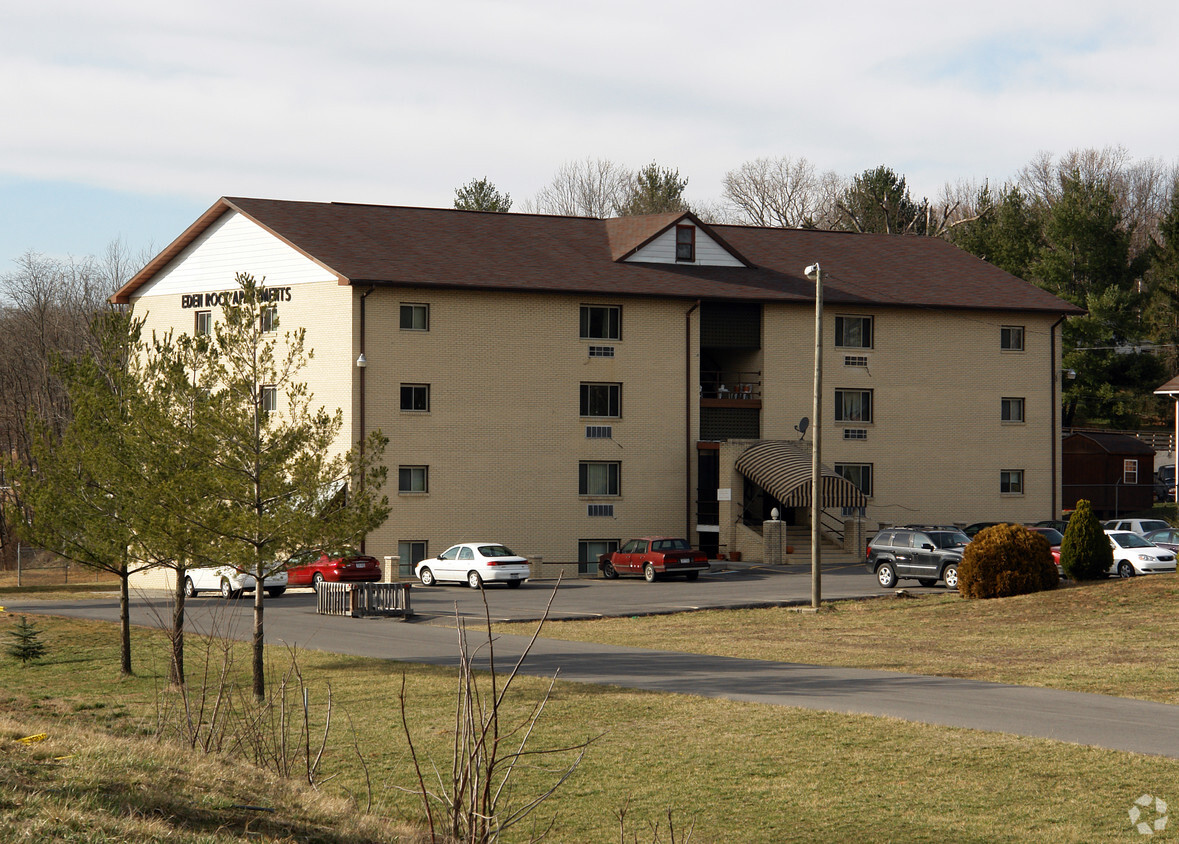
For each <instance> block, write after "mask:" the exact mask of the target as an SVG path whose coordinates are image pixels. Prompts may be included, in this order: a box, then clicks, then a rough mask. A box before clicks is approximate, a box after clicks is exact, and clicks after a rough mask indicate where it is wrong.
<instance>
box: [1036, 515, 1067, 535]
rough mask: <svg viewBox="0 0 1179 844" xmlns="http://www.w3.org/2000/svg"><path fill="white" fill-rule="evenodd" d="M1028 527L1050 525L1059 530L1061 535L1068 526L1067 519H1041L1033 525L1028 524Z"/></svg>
mask: <svg viewBox="0 0 1179 844" xmlns="http://www.w3.org/2000/svg"><path fill="white" fill-rule="evenodd" d="M1029 527H1050V528H1053V529H1054V530H1058V531H1060V533H1061V534H1062V535H1063V534H1064V532H1065V530H1066V529H1067V528H1068V519H1067V518H1065V519H1043V520H1041V521H1038V522H1036V523H1035V524H1033V525H1029Z"/></svg>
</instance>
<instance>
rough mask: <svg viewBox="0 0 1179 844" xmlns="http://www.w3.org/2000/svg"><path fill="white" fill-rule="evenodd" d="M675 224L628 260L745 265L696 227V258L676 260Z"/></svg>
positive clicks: (701, 265)
mask: <svg viewBox="0 0 1179 844" xmlns="http://www.w3.org/2000/svg"><path fill="white" fill-rule="evenodd" d="M675 228H676V227H675V226H672V227H671V228H669V229H668V230H667V231H665V232H664V233H663V234H661V235H659V237H657V238H655V239H654V240H652V241H651V242H650V243H648V244H647V245H646V246H644V247H643V248H642V249H639V250H638V251H637V252H635V254H633V255H631V256H630V257H629V258H627V259H626V260H627V261H628V262H632V261H633V262H635V263H642V264H676V263H679V264H683V265H684V266H687V267H693V266H695V267H743V266H745V265H744V264H743V263H741V261H739V260H738V259H737V258H736V257H734V256H733V254H732V253H731V252H729V251H728V250H727V249H725V248H724V247H723V246H721V245H720V244H719V243H717V242H716V241H715V240H713V239H712V238H711V237H709V236H708V235H706V234H705V233H704V231H703V230H702V229H701V228H699V227H698V226H697V227H695V228H696V260H695V261H676V259H675Z"/></svg>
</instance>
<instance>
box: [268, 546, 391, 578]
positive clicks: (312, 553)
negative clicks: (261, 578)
mask: <svg viewBox="0 0 1179 844" xmlns="http://www.w3.org/2000/svg"><path fill="white" fill-rule="evenodd" d="M287 578H288V580H287V582H288V585H290V586H318V585H319V584H321V583H323V582H324V581H325V580H326V581H328V582H329V583H357V582H360V583H374V582H376V581H378V580H380V579H381V564H380V563H378V562H377V558H376V557H370V556H369V555H367V554H361V553H360V552H359V551H357V550H356V549H355V548H348V547H343V548H327V549H325V548H306V549H304V550H302V551H297V552H296V553H294V554H292V555H291V558H290V559H289V560H287Z"/></svg>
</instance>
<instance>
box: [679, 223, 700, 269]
mask: <svg viewBox="0 0 1179 844" xmlns="http://www.w3.org/2000/svg"><path fill="white" fill-rule="evenodd" d="M675 259H676V260H677V261H695V260H696V227H695V226H676V227H675Z"/></svg>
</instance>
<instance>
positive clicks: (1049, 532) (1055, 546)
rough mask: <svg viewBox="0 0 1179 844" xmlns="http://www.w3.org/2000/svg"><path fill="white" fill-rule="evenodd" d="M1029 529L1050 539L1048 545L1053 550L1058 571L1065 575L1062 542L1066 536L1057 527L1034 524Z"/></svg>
mask: <svg viewBox="0 0 1179 844" xmlns="http://www.w3.org/2000/svg"><path fill="white" fill-rule="evenodd" d="M1028 530H1030V531H1031V532H1032V533H1038V534H1040V536H1042V537H1044V538H1045V539H1047V540H1048V547H1049V548H1050V549H1051V550H1052V562H1054V563H1056V571H1057V572H1059V573H1060V574H1061V576H1062V577H1063V576H1064V570H1063V569H1062V568H1061V567H1060V544H1061V543H1062V542H1064V536H1063V535H1062V534H1061V532H1060V531H1058V530H1057V529H1056V528H1050V527H1043V526H1040V525H1032V526H1031V527H1029V528H1028Z"/></svg>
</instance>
